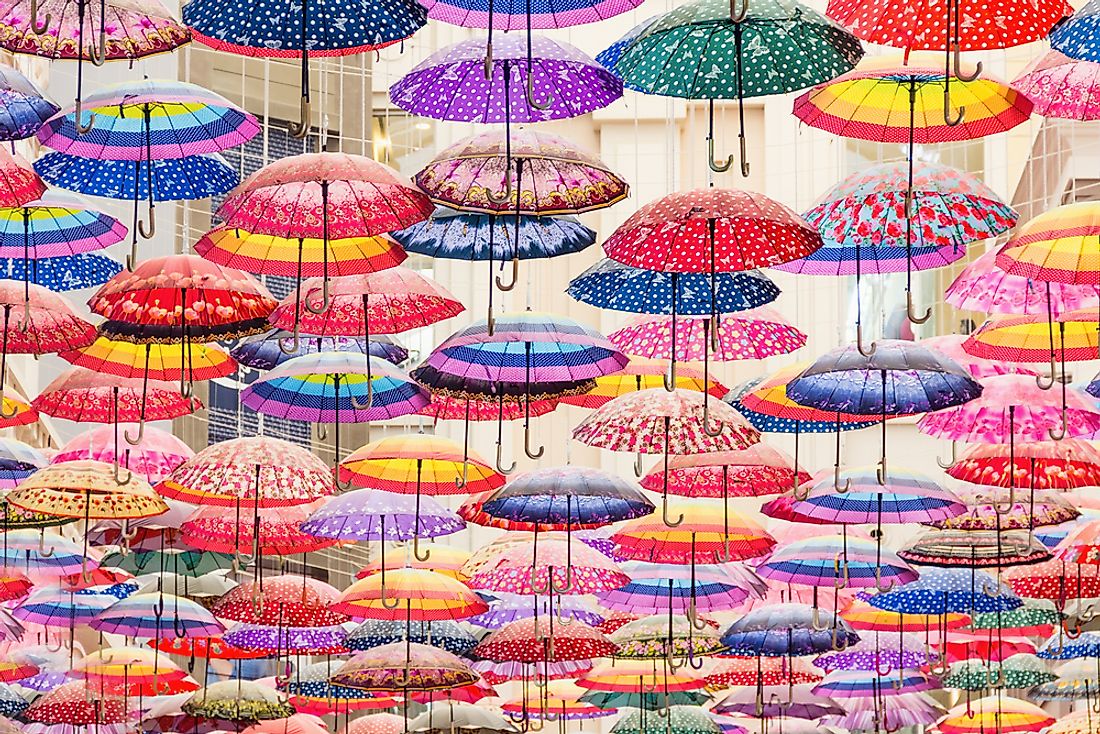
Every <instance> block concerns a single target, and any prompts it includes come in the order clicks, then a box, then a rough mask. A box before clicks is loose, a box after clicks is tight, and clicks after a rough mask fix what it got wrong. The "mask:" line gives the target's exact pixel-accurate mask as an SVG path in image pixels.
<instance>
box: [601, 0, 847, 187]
mask: <svg viewBox="0 0 1100 734" xmlns="http://www.w3.org/2000/svg"><path fill="white" fill-rule="evenodd" d="M635 33H636V35H634V34H635ZM631 36H633V38H631ZM628 39H630V40H628ZM619 44H622V45H621V46H619V49H615V50H613V49H614V47H613V49H608V50H607V51H605V52H604V54H601V57H600V60H601V61H603V62H604V63H605V64H607V65H608V68H610V69H611V70H612V71H614V72H615V73H616V74H618V75H619V76H621V77H622V78H623V82H624V84H625V85H626V86H627V87H628V88H629V89H634V90H637V91H640V92H644V93H646V94H658V95H662V96H669V97H685V98H688V99H706V100H707V101H708V103H709V108H708V109H709V115H708V119H709V133H708V135H707V144H708V161H709V165H710V168H711V170H713V171H715V172H719V173H720V172H723V171H726V170H728V169H729V167H730V166H731V165H732V164H733V158H732V156H731V157H730V158H728V159H727V160H726V162H725V163H722V162H721V161H720V160H718V161H716V160H715V157H714V100H716V99H736V100H737V106H738V118H739V122H740V133H739V138H740V141H741V174H742V175H743V176H746V177H747V176H748V175H749V166H748V160H747V157H746V137H745V116H744V100H745V99H746V98H749V97H761V96H767V95H772V94H784V93H787V92H793V91H796V90H799V89H804V88H806V87H808V86H811V85H813V84H818V83H821V82H825V81H828V80H830V79H832V78H834V77H836V76H838V75H840V74H842V73H844V72H846V71H848V70H850V69H851V68H852V67H853V66H855V64H856V62H857V61H859V59H860V57H861V56H863V48H862V46H861V45H860V43H859V41H858V40H856V38H855V37H854V36H852V35H851V34H850V33H849V32H848V31H846V30H845V29H843V28H841V27H840V26H838V25H836V24H835V23H833V22H832V21H830V20H829V19H827V18H825V17H824V16H822V15H820V14H819V13H817V12H816V11H814V10H813V9H811V8H809V7H808V6H806V5H803V4H802V3H800V2H794V1H792V0H765V1H764V2H759V1H758V0H757V1H754V2H752V3H751V4H745V5H743V6H741V8H737V9H735V8H731V7H729V5H728V3H727V4H723V3H722V2H720V1H716V0H692V2H689V3H687V4H685V5H682V6H680V7H678V8H676V9H674V10H673V11H671V12H669V13H666V14H664V15H662V16H659V17H658V18H655V19H653V20H652V21H651V22H647V23H646V24H645V26H644V28H642V27H639V28H638V29H635V31H632V32H631V34H630V35H628V37H627V38H624V39H623V40H622V41H620V42H619ZM761 49H767V51H766V52H763V51H761ZM795 59H804V60H806V62H807V63H806V64H805V65H801V64H797V63H796V62H795ZM731 67H732V68H731Z"/></svg>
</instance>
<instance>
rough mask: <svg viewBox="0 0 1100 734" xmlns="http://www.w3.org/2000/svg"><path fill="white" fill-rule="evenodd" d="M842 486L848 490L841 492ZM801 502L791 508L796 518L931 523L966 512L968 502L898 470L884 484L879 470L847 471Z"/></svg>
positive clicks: (811, 491)
mask: <svg viewBox="0 0 1100 734" xmlns="http://www.w3.org/2000/svg"><path fill="white" fill-rule="evenodd" d="M838 486H840V487H846V488H847V490H846V491H845V492H843V493H837V492H836V489H835V488H836V487H838ZM795 499H796V501H795V502H794V504H793V505H792V506H791V508H790V512H791V513H792V514H793V515H794V519H796V520H797V519H800V518H802V517H806V518H812V519H813V520H814V521H819V522H824V523H844V524H864V523H878V524H881V523H892V524H905V523H911V522H922V523H928V522H935V521H939V520H945V519H948V518H951V517H955V516H956V515H960V514H962V513H963V512H965V511H966V505H965V504H963V502H962V500H960V499H959V498H958V497H957V496H956V495H955V494H954V493H953V492H951V491H949V490H947V489H944V488H943V487H941V486H940V485H939V484H937V483H936V482H934V481H933V480H932V479H931V478H930V477H927V476H925V475H922V474H916V473H909V472H906V471H903V470H899V469H897V468H895V470H894V471H893V472H891V474H890V476H889V477H887V478H886V483H885V484H879V482H878V479H877V477H876V476H875V472H874V468H873V467H864V468H858V469H846V470H844V471H841V472H839V474H838V475H837V476H834V477H825V478H822V479H819V480H817V481H816V482H814V483H813V484H812V485H810V486H809V488H808V493H806V494H805V495H804V496H803V495H796V496H795Z"/></svg>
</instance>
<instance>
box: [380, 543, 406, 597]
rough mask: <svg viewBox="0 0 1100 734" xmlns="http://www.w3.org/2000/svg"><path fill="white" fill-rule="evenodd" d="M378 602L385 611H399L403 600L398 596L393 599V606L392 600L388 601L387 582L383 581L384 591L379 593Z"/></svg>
mask: <svg viewBox="0 0 1100 734" xmlns="http://www.w3.org/2000/svg"><path fill="white" fill-rule="evenodd" d="M382 542H385V541H382ZM378 601H380V602H381V603H382V606H383V608H385V609H397V606H398V605H399V604H400V603H401V599H400V598H399V597H396V596H395V597H394V598H393V599H392V601H393V603H392V604H391V603H390V600H387V599H386V582H385V580H384V579H383V581H382V590H381V592H379V597H378Z"/></svg>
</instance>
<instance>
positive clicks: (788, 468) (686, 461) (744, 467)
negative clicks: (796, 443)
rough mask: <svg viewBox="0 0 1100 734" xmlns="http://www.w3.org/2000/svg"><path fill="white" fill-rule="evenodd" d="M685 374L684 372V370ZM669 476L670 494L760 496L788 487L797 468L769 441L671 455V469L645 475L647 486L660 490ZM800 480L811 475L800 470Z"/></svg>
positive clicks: (642, 480)
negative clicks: (731, 449)
mask: <svg viewBox="0 0 1100 734" xmlns="http://www.w3.org/2000/svg"><path fill="white" fill-rule="evenodd" d="M681 374H683V373H682V372H681ZM666 474H667V476H668V492H669V494H676V495H682V496H684V497H700V498H702V497H709V498H718V497H722V498H725V497H760V496H764V495H769V494H778V493H780V492H783V491H786V490H787V489H788V488H789V487H790V486H791V484H792V482H793V480H794V475H795V469H794V466H793V463H792V461H791V459H790V457H789V456H787V454H786V453H784V452H783V451H780V450H779V449H777V448H774V447H773V446H770V445H768V444H766V443H763V442H761V443H757V444H753V445H752V446H749V447H748V448H747V449H744V450H742V451H715V452H710V453H699V454H686V455H680V456H673V457H670V458H669V460H668V467H667V469H666V468H664V467H662V466H656V467H654V468H653V469H651V470H650V471H649V472H648V473H647V474H646V475H645V476H644V477H642V479H641V485H642V487H643V488H644V489H648V490H650V491H653V492H657V491H660V490H661V489H662V487H663V486H664V482H665V475H666ZM798 479H799V482H808V481H809V480H810V475H809V474H808V473H806V472H805V471H801V470H799V471H798Z"/></svg>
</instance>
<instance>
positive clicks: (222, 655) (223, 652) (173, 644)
mask: <svg viewBox="0 0 1100 734" xmlns="http://www.w3.org/2000/svg"><path fill="white" fill-rule="evenodd" d="M149 645H150V647H153V648H155V649H157V650H159V651H160V652H166V653H169V654H170V655H179V656H180V657H189V658H191V659H192V660H194V659H196V658H203V659H205V660H251V659H255V658H264V657H267V653H266V652H263V651H258V652H257V651H255V650H245V649H244V648H242V647H237V646H236V645H230V644H229V643H228V642H226V641H225V640H223V639H222V638H220V637H202V636H195V637H172V638H167V637H161V638H158V639H155V640H150V641H149Z"/></svg>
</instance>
